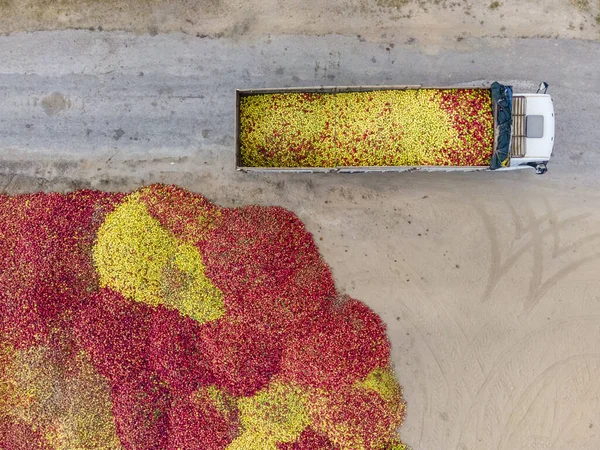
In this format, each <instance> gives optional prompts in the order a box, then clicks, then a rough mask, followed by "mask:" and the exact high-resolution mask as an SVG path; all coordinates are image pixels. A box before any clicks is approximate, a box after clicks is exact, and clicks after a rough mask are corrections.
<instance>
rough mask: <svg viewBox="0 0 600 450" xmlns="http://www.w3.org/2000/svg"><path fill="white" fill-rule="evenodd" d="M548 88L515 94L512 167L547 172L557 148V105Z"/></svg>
mask: <svg viewBox="0 0 600 450" xmlns="http://www.w3.org/2000/svg"><path fill="white" fill-rule="evenodd" d="M547 88H548V85H547V84H546V83H542V84H541V85H540V89H538V93H536V94H514V95H513V101H512V130H511V140H510V165H509V167H511V168H513V167H516V168H525V167H534V168H535V169H536V172H537V173H539V174H542V173H545V172H546V170H547V168H546V164H547V163H548V161H549V160H550V157H551V156H552V149H553V147H554V104H553V103H552V98H551V97H550V95H548V94H546V93H545V92H546V89H547ZM542 90H543V92H544V93H540V91H542Z"/></svg>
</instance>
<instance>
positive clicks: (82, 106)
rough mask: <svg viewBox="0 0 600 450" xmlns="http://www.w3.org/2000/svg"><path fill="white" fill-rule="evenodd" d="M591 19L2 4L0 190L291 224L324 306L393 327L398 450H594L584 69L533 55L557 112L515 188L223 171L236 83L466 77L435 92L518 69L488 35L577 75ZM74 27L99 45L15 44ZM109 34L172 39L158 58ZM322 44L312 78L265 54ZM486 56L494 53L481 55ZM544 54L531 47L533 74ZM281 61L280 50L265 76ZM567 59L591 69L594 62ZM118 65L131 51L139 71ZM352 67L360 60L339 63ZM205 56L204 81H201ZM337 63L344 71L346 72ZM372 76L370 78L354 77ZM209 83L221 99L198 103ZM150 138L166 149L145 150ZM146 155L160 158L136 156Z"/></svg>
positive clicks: (598, 209) (153, 49)
mask: <svg viewBox="0 0 600 450" xmlns="http://www.w3.org/2000/svg"><path fill="white" fill-rule="evenodd" d="M599 13H600V3H598V2H597V1H596V0H589V1H587V0H573V2H569V1H567V0H561V1H558V0H548V1H544V2H542V1H539V0H536V1H529V2H526V3H524V2H519V1H516V0H508V1H500V2H491V1H490V2H487V1H486V2H478V3H475V2H473V3H470V2H461V1H457V2H455V3H454V4H453V3H452V2H449V1H443V0H441V1H437V2H436V1H429V2H428V1H421V2H414V1H405V0H378V1H366V2H365V1H354V0H332V1H329V2H316V1H313V2H302V1H293V0H264V1H260V2H257V1H254V2H250V3H248V2H245V3H243V4H242V3H241V2H239V1H237V0H208V1H206V0H205V1H203V2H192V1H184V0H181V1H177V2H159V1H158V0H147V1H144V2H130V3H127V4H126V3H125V2H117V1H113V0H94V1H91V0H88V1H87V2H80V1H77V0H61V1H50V0H42V1H40V0H0V31H4V32H6V33H11V36H3V37H0V54H1V55H2V57H3V67H4V69H3V70H2V71H1V73H0V99H1V100H2V101H1V105H0V110H1V111H3V113H2V117H3V122H4V123H0V127H1V129H2V134H3V143H0V148H1V149H2V153H1V158H0V192H4V193H9V194H16V193H20V192H35V191H39V190H44V191H69V190H73V189H78V188H88V187H91V188H96V189H102V190H112V191H128V190H133V189H135V188H137V187H139V186H141V185H145V184H150V183H154V182H163V183H174V184H178V185H180V186H183V187H185V188H188V189H191V190H193V191H195V192H200V193H202V194H204V195H205V196H207V197H208V198H209V199H210V200H212V201H214V202H216V203H219V204H221V205H225V206H237V205H242V204H249V203H258V204H265V205H281V206H283V207H285V208H288V209H290V210H292V211H294V212H295V213H296V214H297V215H298V216H299V217H300V218H301V219H302V220H303V221H304V222H305V223H306V225H307V227H308V229H309V231H311V232H312V233H313V235H314V236H315V240H316V242H317V244H318V245H319V247H320V250H321V252H322V254H323V256H324V258H325V260H326V261H327V262H328V263H329V264H330V265H331V267H332V269H333V273H334V276H335V278H336V283H337V286H338V289H339V290H341V291H342V292H346V293H348V294H349V295H351V296H353V297H356V298H358V299H360V300H363V301H365V302H366V303H367V304H368V305H369V306H371V307H372V308H373V309H374V310H375V311H376V312H377V313H379V314H380V315H381V316H382V317H383V318H384V320H385V322H386V323H387V325H388V333H389V336H390V339H391V341H392V357H393V361H394V363H395V366H396V371H397V374H398V376H399V378H400V381H401V383H402V385H403V387H404V393H405V396H406V399H407V403H408V410H407V418H406V422H405V424H404V426H403V427H402V429H401V435H402V439H403V441H405V442H406V443H407V444H409V445H411V446H412V447H413V449H414V450H450V449H456V450H488V449H490V450H492V449H494V450H509V449H510V450H516V449H523V450H530V449H545V450H550V449H553V450H573V449H577V450H595V449H597V448H598V442H600V382H599V381H598V380H600V351H599V350H598V348H599V343H600V277H598V273H599V272H600V194H599V192H600V191H598V189H597V187H598V179H599V178H598V175H597V166H594V165H590V164H587V165H586V164H585V161H586V160H587V161H589V160H590V159H593V158H596V159H593V160H594V161H596V160H597V159H598V158H597V155H598V154H600V151H599V150H600V149H598V142H599V141H598V139H596V138H595V136H598V131H597V127H594V126H593V125H594V124H593V123H592V122H593V118H592V117H591V116H590V115H589V112H590V111H592V110H593V108H594V105H596V106H597V104H598V96H597V94H596V93H595V91H594V87H597V83H596V82H595V81H594V80H593V79H596V78H597V72H596V71H595V69H594V66H593V65H589V66H587V65H585V64H584V65H582V66H581V67H578V66H577V65H576V64H574V63H573V62H569V63H568V64H566V66H567V67H563V66H562V65H561V64H560V61H561V59H560V58H559V60H557V61H554V60H551V59H548V58H547V55H548V54H549V53H548V52H544V53H542V54H541V56H540V58H543V60H544V64H546V65H548V66H552V65H554V66H556V69H555V71H551V70H550V68H549V67H547V71H546V72H544V73H549V74H550V77H551V78H554V80H553V79H550V80H549V81H550V82H551V84H553V83H554V85H556V86H557V90H556V91H555V92H556V93H557V94H559V95H558V96H557V100H556V105H557V111H558V114H559V115H558V116H557V147H556V149H555V153H556V155H555V158H554V159H555V160H556V161H557V162H556V166H552V165H551V166H550V172H549V174H548V175H545V176H543V177H537V176H535V175H534V174H533V173H532V172H525V171H523V172H519V173H505V174H500V173H496V174H491V173H464V174H461V173H454V174H445V173H437V174H428V173H408V174H369V175H338V176H332V175H317V174H315V175H307V174H302V175H249V174H243V173H238V172H235V171H234V170H233V167H232V152H233V149H232V137H231V126H230V125H227V124H230V123H231V120H232V111H233V106H232V104H231V102H230V100H229V97H227V95H229V93H230V92H233V88H234V87H236V86H237V84H236V83H244V87H248V86H253V85H256V86H263V84H264V82H263V81H261V80H266V79H267V77H270V78H268V80H269V82H272V80H274V79H277V78H276V77H278V76H279V75H280V72H279V71H281V74H283V76H284V77H287V78H285V83H286V84H290V85H292V84H294V83H296V84H298V85H303V84H304V85H306V84H311V83H312V84H322V83H325V82H327V81H328V80H329V81H330V83H338V82H339V83H351V82H353V81H354V82H359V83H360V82H366V81H368V80H375V81H373V82H374V83H385V82H386V81H387V80H388V78H387V76H388V75H389V76H390V78H389V79H392V78H391V77H392V74H394V73H396V72H397V70H399V69H398V66H399V65H400V63H402V64H403V66H404V68H403V69H402V70H403V72H402V73H403V74H405V76H406V77H407V78H408V79H411V80H417V79H419V77H420V76H421V77H422V79H423V80H424V81H423V82H430V83H436V84H439V83H441V82H442V81H440V80H447V78H442V77H443V76H447V72H448V69H449V68H451V67H452V68H453V67H454V65H458V66H461V67H463V69H460V70H462V71H459V70H457V71H456V72H453V74H454V75H455V76H454V78H453V79H452V80H450V81H448V82H455V79H456V78H458V79H459V80H465V81H468V80H480V79H485V80H488V79H491V78H490V77H491V76H493V75H494V73H493V72H496V73H501V74H509V73H513V72H511V71H510V70H509V69H510V67H509V68H507V67H505V66H502V65H501V63H498V66H495V65H494V64H495V63H494V62H490V61H489V60H486V59H484V55H485V54H486V53H490V54H492V56H493V55H496V53H494V52H499V53H502V51H501V50H502V49H504V48H505V49H506V51H507V52H508V54H510V55H512V56H514V55H518V54H519V51H520V52H523V51H525V50H523V48H524V47H525V46H524V45H523V46H520V47H519V45H518V44H515V43H514V42H512V43H509V42H508V40H507V39H502V38H500V37H501V36H507V37H531V36H542V37H548V38H551V40H552V42H555V41H554V37H557V36H558V37H560V39H558V40H556V45H557V46H558V45H560V46H562V48H563V49H564V50H563V51H564V53H565V55H567V54H570V55H577V53H576V51H574V50H573V49H572V48H571V47H568V46H567V44H566V43H565V42H566V40H563V39H564V38H575V39H589V40H597V39H598V37H599V36H600V35H599V33H598V29H599V28H600V25H599V24H598V23H597V22H600V19H596V18H597V17H598V14H599ZM69 27H71V28H72V27H75V28H85V29H92V28H93V30H94V32H93V33H91V34H92V35H93V36H92V37H89V36H88V37H85V36H83V35H76V36H74V37H73V35H71V34H69V35H66V36H65V35H60V34H56V35H54V34H43V35H42V37H41V39H42V40H43V41H44V42H48V43H49V44H48V45H49V48H50V47H51V49H50V50H48V49H46V48H42V49H41V50H38V52H39V53H40V54H41V56H40V55H37V54H35V51H36V50H35V49H36V48H41V47H42V46H41V45H40V44H39V43H38V42H36V40H35V36H32V35H31V34H29V33H23V34H18V33H17V31H22V30H30V31H33V30H49V29H62V28H69ZM100 30H104V31H102V32H100ZM107 30H131V31H134V32H136V33H141V34H145V35H151V36H154V35H156V34H158V33H163V32H173V36H174V37H173V41H172V42H171V41H169V42H170V44H169V45H167V44H165V42H163V41H160V42H159V43H154V42H152V41H149V39H150V38H146V37H144V38H143V39H141V38H140V39H137V38H129V37H124V36H123V34H122V33H121V34H118V33H114V34H113V33H110V32H107ZM175 32H177V33H175ZM329 33H339V34H342V35H344V36H352V38H353V40H352V42H353V43H352V44H349V43H348V42H349V40H344V39H342V38H340V39H338V40H335V42H333V44H332V43H331V39H329V38H328V40H327V42H328V44H327V45H333V46H336V45H337V46H339V47H340V48H341V47H343V46H345V47H343V48H345V50H341V53H336V54H335V55H333V56H331V55H332V51H330V50H329V48H326V49H325V50H324V54H325V56H323V55H321V56H315V60H316V63H315V61H312V60H311V61H310V64H304V62H303V61H304V59H303V58H306V54H305V53H301V52H299V51H297V50H294V51H295V53H287V54H285V55H287V56H284V50H283V48H285V50H287V49H288V45H289V47H290V48H291V44H289V43H288V41H287V40H286V41H285V42H284V43H279V44H278V42H277V39H276V36H278V35H284V34H285V35H287V38H286V39H290V40H294V39H295V38H298V39H297V41H298V46H299V47H302V46H304V47H309V48H308V49H305V50H306V52H310V51H313V52H314V53H315V54H316V53H317V50H316V47H317V45H316V44H315V42H321V43H322V45H325V43H326V42H325V41H326V40H325V38H323V40H321V41H314V40H311V41H306V42H305V41H302V40H301V39H299V37H300V35H323V34H329ZM88 34H90V33H87V32H86V36H87V35H88ZM196 35H197V36H198V37H206V36H208V37H212V38H215V39H201V40H200V39H195V41H196V42H197V41H204V42H208V41H212V42H213V43H214V42H215V41H219V42H220V41H223V42H224V44H223V45H224V47H227V48H229V50H228V51H230V52H231V53H230V54H228V53H227V52H226V51H227V50H222V48H221V47H220V46H214V47H215V48H213V47H210V45H209V44H205V46H198V44H196V43H194V42H192V39H191V38H193V37H194V36H196ZM181 36H183V37H181ZM481 36H490V37H493V36H498V39H495V38H493V39H492V40H489V41H485V42H484V41H479V40H476V39H475V38H477V37H481ZM216 38H220V39H216ZM259 38H260V39H259ZM61 39H64V42H63V41H60V40H61ZM271 39H273V43H271ZM315 39H317V38H315ZM336 39H337V38H336ZM259 40H260V41H261V42H260V43H258V41H259ZM365 40H366V41H367V42H366V43H365V42H364V41H365ZM59 41H60V42H59ZM338 41H339V42H338ZM369 41H373V42H384V43H388V42H390V41H393V42H396V49H393V48H392V49H391V51H390V48H389V46H388V47H386V45H388V44H386V45H383V46H382V47H381V48H378V47H377V48H375V47H374V48H373V49H371V48H366V47H365V48H363V47H364V46H367V45H368V44H369ZM3 42H4V43H7V44H3ZM175 42H177V44H175ZM124 43H126V44H127V45H125V44H124ZM546 43H547V42H546ZM542 44H543V42H541V41H540V42H538V41H536V42H535V43H533V44H532V45H531V48H529V47H528V50H527V51H528V52H530V53H528V54H534V53H535V52H534V51H533V50H535V48H538V47H539V48H541V47H542V46H543V45H542ZM53 45H54V46H55V47H56V48H55V47H52V46H53ZM78 45H79V46H78ZM211 45H212V44H211ZM275 45H280V46H281V47H282V48H280V49H279V50H278V51H277V52H274V53H273V52H272V53H271V54H270V55H271V56H264V57H263V56H259V53H258V52H259V51H260V55H263V49H267V48H273V47H275ZM349 45H352V46H356V47H352V49H348V48H347V47H348V46H349ZM403 45H404V46H414V49H412V47H411V48H409V49H408V50H403V52H404V53H402V55H403V57H404V59H402V58H401V57H398V61H399V64H396V65H393V64H394V61H393V59H392V58H391V57H390V58H388V59H389V61H387V59H386V57H387V55H388V54H389V53H393V51H399V48H400V47H402V46H403ZM430 45H434V46H436V47H437V48H442V47H448V46H449V47H452V48H453V49H455V50H456V49H458V51H462V52H463V53H466V52H467V51H469V52H471V51H472V52H475V50H476V51H477V52H479V53H478V54H477V56H471V55H472V54H473V53H468V54H466V56H464V58H467V59H465V60H464V61H463V60H462V59H461V58H463V56H460V55H459V54H458V53H450V54H446V53H443V52H442V53H440V57H439V61H440V62H439V63H438V62H437V60H436V58H437V56H436V57H431V56H430V52H429V50H428V49H427V47H428V46H430ZM127 46H129V48H128V49H126V48H124V47H127ZM136 46H137V47H136ZM255 46H256V49H254V47H255ZM268 46H271V47H268ZM360 46H362V47H360ZM209 47H210V48H209ZM359 47H360V48H359ZM132 48H134V50H131V49H132ZM140 48H141V49H147V51H148V53H142V52H143V51H145V50H138V49H140ZM544 48H546V47H544ZM565 48H566V49H565ZM577 48H579V47H577ZM61 49H62V50H61ZM252 49H254V50H252ZM353 49H355V50H356V49H358V50H356V51H352V50H353ZM498 49H500V50H498ZM13 50H15V52H14V54H13ZM580 50H581V51H582V52H583V53H584V54H587V55H591V56H590V57H592V56H593V55H597V54H598V53H599V52H598V47H597V46H593V47H592V46H582V47H581V48H580ZM19 51H20V52H22V53H21V54H18V52H19ZM55 51H56V52H58V53H57V55H58V54H59V53H60V52H61V51H62V52H63V53H64V52H67V53H68V55H65V56H64V58H63V57H59V56H56V55H54V53H52V52H55ZM173 51H175V52H176V54H174V55H170V54H169V52H171V53H172V52H173ZM252 51H255V52H256V53H250V52H252ZM290 51H291V50H290ZM303 51H304V50H303ZM375 51H377V52H379V53H375ZM129 52H140V54H141V56H139V60H135V58H133V57H132V56H131V54H130V53H129ZM209 52H212V53H209ZM234 52H238V53H235V55H237V56H230V55H232V54H234ZM344 52H345V53H344ZM419 52H424V53H427V56H422V55H421V53H419ZM44 53H48V55H49V56H44ZM155 53H156V55H158V56H154V55H155ZM240 53H249V54H250V55H251V56H250V57H249V59H252V60H256V62H255V63H254V64H255V65H252V63H251V62H248V63H247V67H248V68H247V70H242V69H241V68H240V69H239V72H234V71H233V69H232V70H229V69H227V70H225V67H226V66H227V64H230V63H229V62H228V58H230V57H234V58H240V57H241V56H240ZM353 53H357V54H358V55H359V56H357V57H356V58H359V57H360V58H362V59H352V58H353V56H352V54H353ZM204 54H210V55H211V62H210V63H206V64H205V65H204V66H202V55H204ZM215 54H222V56H220V57H218V56H214V55H215ZM264 54H265V55H269V51H268V50H264ZM327 54H328V55H329V56H327ZM11 55H12V56H11ZM15 55H16V56H15ZM277 55H279V56H277ZM336 55H337V56H336ZM159 57H160V58H159ZM44 58H49V59H44ZM61 58H62V59H61ZM154 58H155V59H154ZM169 58H170V59H169ZM219 58H221V59H219ZM261 58H264V59H261ZM327 58H329V59H327ZM335 58H337V63H336V62H335V61H334V59H335ZM394 58H396V57H394ZM411 58H412V59H411ZM430 58H433V59H430ZM471 58H473V60H472V61H470V60H471ZM557 58H558V57H557ZM565 58H566V56H565ZM299 59H300V60H301V61H298V60H299ZM344 59H345V60H346V61H351V62H348V64H347V65H344ZM475 59H477V61H475ZM496 59H498V60H500V59H502V58H496ZM340 60H341V62H342V64H341V67H340ZM375 60H377V63H376V64H375ZM530 60H531V61H521V64H520V65H519V66H518V68H517V69H516V70H515V71H514V79H517V80H527V83H529V82H530V81H531V80H533V79H534V77H536V76H538V75H539V74H537V73H536V72H535V66H536V64H537V63H536V62H535V61H534V60H533V58H530ZM327 61H329V62H327ZM371 61H373V63H372V64H373V68H367V69H363V66H364V67H371V66H367V64H371ZM465 61H467V62H468V64H467V63H466V62H465ZM540 61H541V60H540ZM471 63H473V65H472V66H469V67H467V68H464V67H465V66H466V65H469V64H471ZM436 64H438V65H436ZM506 64H509V62H507V63H506ZM176 66H177V67H176ZM219 66H223V67H224V69H222V71H219V69H218V67H219ZM303 66H306V67H303ZM313 66H314V69H313ZM323 68H325V69H328V70H329V71H328V72H327V71H325V69H323ZM569 70H570V71H571V72H569ZM229 72H231V73H232V74H230V73H229ZM246 72H247V74H246ZM384 72H385V73H386V74H387V75H385V77H384V75H381V74H382V73H384ZM420 74H421V75H420ZM332 75H335V76H334V78H335V81H332V80H333V78H330V76H332ZM211 76H212V77H213V78H214V79H215V81H214V85H213V84H206V83H205V84H204V85H201V83H202V79H203V78H206V77H211ZM504 76H512V75H504ZM227 77H231V78H227ZM336 77H337V78H336ZM377 77H379V78H377ZM594 77H595V78H594ZM233 78H235V79H236V80H241V81H236V82H235V83H234V82H233V81H232V79H233ZM280 79H283V78H280ZM536 81H537V79H536ZM200 85H201V87H200V88H198V86H200ZM234 85H236V86H234ZM527 85H528V84H527ZM213 91H214V92H218V94H215V95H213V96H211V92H213ZM61 92H63V93H64V95H63V94H61ZM88 92H89V95H87V96H86V93H88ZM69 93H71V96H69V95H68V94H69ZM199 94H201V95H202V97H201V98H199V97H200V96H199ZM204 95H205V96H206V98H205V97H203V96H204ZM553 95H554V94H553ZM38 99H39V102H38ZM42 99H43V100H42ZM146 103H147V104H146ZM115 105H116V106H115ZM140 105H141V106H140ZM202 108H203V109H202ZM213 111H214V113H213ZM581 111H587V113H586V114H580V112H581ZM108 112H110V113H111V114H112V115H114V116H115V117H112V115H109V114H108ZM113 119H114V121H113ZM190 121H192V122H194V123H192V124H191V125H190V123H191V122H190ZM136 123H139V124H140V125H139V126H138V125H136ZM188 125H189V127H188ZM136 127H137V128H136ZM164 127H167V128H169V127H172V129H173V134H172V135H164V136H155V135H151V132H152V130H156V133H162V130H163V129H164ZM578 127H579V128H578ZM186 129H187V130H188V131H186ZM226 130H227V131H226ZM594 133H595V134H594ZM145 134H147V135H148V140H147V141H146V140H144V141H143V142H142V140H141V139H142V138H144V137H146V136H145ZM138 139H140V141H138ZM40 142H43V143H45V144H46V147H44V148H41V147H40ZM169 142H171V145H170V146H169ZM559 144H560V145H559ZM79 145H81V147H78V146H79ZM144 146H154V147H153V148H152V149H148V153H147V154H143V151H145V150H144V149H143V148H142V147H144ZM174 147H178V148H179V147H181V148H180V149H179V150H177V151H176V149H174ZM84 148H85V151H84V150H82V149H84ZM150 150H151V151H150ZM134 151H135V155H134V154H133V152H134ZM128 152H131V154H128ZM169 152H172V153H173V152H176V153H177V154H174V155H171V156H169ZM113 153H114V155H117V153H118V155H117V156H116V157H113V156H114V155H113ZM42 154H43V155H42ZM111 155H112V156H111ZM223 155H226V156H223ZM555 169H556V170H555ZM553 170H555V171H553Z"/></svg>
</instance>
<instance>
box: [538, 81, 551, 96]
mask: <svg viewBox="0 0 600 450" xmlns="http://www.w3.org/2000/svg"><path fill="white" fill-rule="evenodd" d="M547 90H548V83H546V82H545V81H542V82H541V83H540V86H539V87H538V90H537V92H536V94H545V93H546V91H547Z"/></svg>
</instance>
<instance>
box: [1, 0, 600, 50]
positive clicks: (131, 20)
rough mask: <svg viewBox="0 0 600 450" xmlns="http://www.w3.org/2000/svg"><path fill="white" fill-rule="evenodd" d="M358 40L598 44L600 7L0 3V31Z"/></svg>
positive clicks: (315, 0) (393, 2)
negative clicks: (575, 41) (554, 40)
mask: <svg viewBox="0 0 600 450" xmlns="http://www.w3.org/2000/svg"><path fill="white" fill-rule="evenodd" d="M65 27H69V28H80V29H94V30H98V29H101V30H131V31H135V32H137V33H149V34H151V35H156V34H157V33H164V32H182V33H186V34H188V35H192V36H195V35H198V36H210V37H228V38H233V39H238V40H243V39H247V38H248V37H257V36H266V35H269V34H274V35H276V34H303V35H307V34H308V35H323V34H342V35H346V36H348V35H358V36H360V37H361V39H368V40H372V41H377V42H385V41H386V40H389V39H393V38H396V39H400V40H411V41H413V42H414V41H418V42H420V43H421V44H427V45H443V46H448V45H451V44H452V43H455V42H456V41H459V42H460V40H461V39H463V38H465V37H486V36H503V37H548V38H557V37H562V38H577V39H598V38H600V1H599V0H528V1H526V2H523V1H521V0H501V1H495V0H328V1H321V0H308V1H307V0H250V1H243V2H242V1H240V0H200V1H198V0H174V1H161V0H132V1H129V2H123V1H121V0H60V1H55V0H0V32H8V33H10V32H15V31H23V30H29V31H33V30H54V29H63V28H65Z"/></svg>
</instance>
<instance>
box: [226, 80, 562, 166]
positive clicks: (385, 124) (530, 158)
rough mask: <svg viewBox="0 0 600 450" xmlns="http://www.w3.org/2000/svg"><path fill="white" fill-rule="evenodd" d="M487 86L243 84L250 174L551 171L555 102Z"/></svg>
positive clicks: (241, 135) (242, 138) (238, 134)
mask: <svg viewBox="0 0 600 450" xmlns="http://www.w3.org/2000/svg"><path fill="white" fill-rule="evenodd" d="M547 89H548V85H547V84H546V83H541V84H540V87H539V89H538V91H537V92H536V93H524V94H521V93H513V89H512V87H511V86H506V85H502V84H500V83H497V82H494V83H492V84H491V85H490V86H489V87H463V86H455V87H453V86H450V87H423V86H420V85H405V86H321V87H308V88H271V89H238V90H236V111H235V112H236V116H235V117H236V123H235V142H236V144H235V147H236V148H235V150H236V158H235V163H236V169H237V170H240V171H245V172H337V173H360V172H377V171H379V172H381V171H386V172H404V171H417V170H422V171H480V170H492V171H507V170H516V169H523V168H533V169H535V171H536V173H538V174H543V173H545V172H546V170H547V163H548V161H549V160H550V157H551V155H552V150H553V145H554V105H553V102H552V98H551V97H550V95H548V94H547V93H546V92H547Z"/></svg>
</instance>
